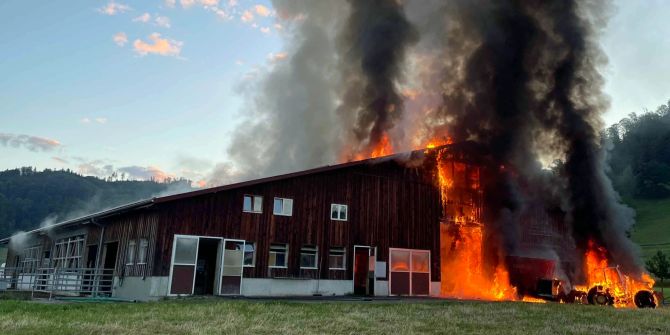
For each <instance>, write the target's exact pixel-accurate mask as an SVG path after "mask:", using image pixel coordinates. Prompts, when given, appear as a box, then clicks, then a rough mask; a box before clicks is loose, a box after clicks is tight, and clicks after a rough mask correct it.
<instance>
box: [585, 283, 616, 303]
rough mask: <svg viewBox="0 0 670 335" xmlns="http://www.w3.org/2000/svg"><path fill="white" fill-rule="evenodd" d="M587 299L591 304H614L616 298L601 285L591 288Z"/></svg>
mask: <svg viewBox="0 0 670 335" xmlns="http://www.w3.org/2000/svg"><path fill="white" fill-rule="evenodd" d="M587 300H588V302H589V304H591V305H600V306H607V305H613V304H614V298H613V297H612V295H610V294H609V292H607V291H606V290H604V288H603V287H602V286H600V285H598V286H594V287H593V288H591V289H590V290H589V293H588V295H587Z"/></svg>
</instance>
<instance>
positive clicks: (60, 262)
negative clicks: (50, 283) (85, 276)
mask: <svg viewBox="0 0 670 335" xmlns="http://www.w3.org/2000/svg"><path fill="white" fill-rule="evenodd" d="M82 249H84V236H83V235H79V236H72V237H66V238H62V239H60V240H58V241H56V249H55V253H54V267H56V268H67V269H73V268H79V267H81V264H82V263H81V255H82Z"/></svg>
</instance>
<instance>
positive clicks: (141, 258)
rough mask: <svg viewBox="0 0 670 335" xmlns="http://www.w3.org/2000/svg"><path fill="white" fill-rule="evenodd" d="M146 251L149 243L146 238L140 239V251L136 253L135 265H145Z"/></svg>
mask: <svg viewBox="0 0 670 335" xmlns="http://www.w3.org/2000/svg"><path fill="white" fill-rule="evenodd" d="M148 250H149V241H148V240H147V239H146V238H141V239H140V249H139V250H138V252H137V264H147V251H148Z"/></svg>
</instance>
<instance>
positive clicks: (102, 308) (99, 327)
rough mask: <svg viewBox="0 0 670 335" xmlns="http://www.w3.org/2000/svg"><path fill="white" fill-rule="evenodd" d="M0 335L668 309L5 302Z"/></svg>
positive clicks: (408, 326)
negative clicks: (0, 333) (0, 334)
mask: <svg viewBox="0 0 670 335" xmlns="http://www.w3.org/2000/svg"><path fill="white" fill-rule="evenodd" d="M0 329H1V330H2V334H15V333H16V334H47V333H48V334H90V333H95V334H98V333H104V334H250V333H253V334H256V333H258V334H323V333H328V334H424V333H439V334H454V333H479V334H568V333H572V334H633V333H634V334H668V333H670V309H668V308H660V309H655V310H649V309H645V310H638V309H614V308H605V307H596V306H583V305H560V304H554V303H549V304H531V303H511V302H505V303H491V302H471V301H469V302H459V301H422V302H416V301H402V302H362V301H357V302H323V301H321V302H276V301H275V302H260V301H240V300H223V299H215V298H214V299H200V300H182V301H163V302H154V303H72V304H45V303H39V302H31V301H17V300H4V301H0Z"/></svg>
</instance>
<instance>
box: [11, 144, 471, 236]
mask: <svg viewBox="0 0 670 335" xmlns="http://www.w3.org/2000/svg"><path fill="white" fill-rule="evenodd" d="M445 147H449V148H451V149H454V150H459V151H463V150H465V151H471V150H473V149H476V148H478V146H477V145H476V144H474V143H473V142H462V143H458V144H450V145H444V146H440V147H436V148H432V149H421V150H415V151H409V152H403V153H398V154H393V155H389V156H383V157H378V158H368V159H364V160H359V161H353V162H347V163H342V164H335V165H326V166H322V167H317V168H314V169H308V170H303V171H298V172H292V173H286V174H281V175H276V176H271V177H265V178H259V179H253V180H248V181H243V182H239V183H234V184H228V185H223V186H217V187H210V188H206V189H202V190H197V191H191V192H186V193H179V194H174V195H168V196H163V197H154V198H151V199H145V200H140V201H137V202H132V203H128V204H125V205H121V206H118V207H113V208H109V209H105V210H103V211H100V212H96V213H92V214H89V215H85V216H82V217H78V218H74V219H70V220H66V221H62V222H59V223H56V224H53V225H50V226H48V227H40V228H37V229H34V230H31V231H28V232H26V234H32V233H42V232H45V231H47V230H51V229H54V228H61V227H66V226H70V225H75V224H96V221H97V220H100V219H103V218H107V217H110V216H114V215H119V214H122V213H126V212H129V211H134V210H138V209H142V208H148V207H151V206H153V205H154V204H158V203H165V202H169V201H174V200H180V199H185V198H192V197H196V196H200V195H206V194H213V193H217V192H223V191H228V190H232V189H236V188H240V187H246V186H251V185H258V184H263V183H268V182H273V181H279V180H284V179H290V178H295V177H300V176H306V175H312V174H317V173H322V172H328V171H334V170H339V169H344V168H348V167H353V166H358V165H365V164H378V163H382V162H388V161H393V160H395V161H407V160H410V159H420V158H422V157H423V156H424V155H425V153H426V152H427V151H428V150H435V149H441V148H445ZM10 239H11V237H6V238H4V239H0V244H6V243H9V240H10Z"/></svg>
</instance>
